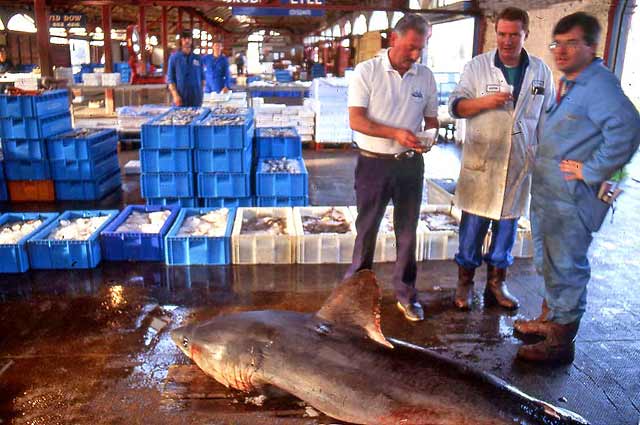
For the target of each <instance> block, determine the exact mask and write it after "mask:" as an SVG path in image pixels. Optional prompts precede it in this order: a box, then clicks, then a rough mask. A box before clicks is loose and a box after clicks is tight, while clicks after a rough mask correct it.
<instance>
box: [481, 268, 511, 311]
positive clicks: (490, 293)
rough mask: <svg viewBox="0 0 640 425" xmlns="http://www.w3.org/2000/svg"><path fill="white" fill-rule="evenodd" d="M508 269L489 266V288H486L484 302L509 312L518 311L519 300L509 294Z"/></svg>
mask: <svg viewBox="0 0 640 425" xmlns="http://www.w3.org/2000/svg"><path fill="white" fill-rule="evenodd" d="M506 277H507V269H499V268H497V267H495V266H492V265H489V264H487V286H486V287H485V288H484V302H485V304H487V305H492V304H498V305H499V306H501V307H504V308H506V309H509V310H516V309H517V308H518V306H519V304H518V299H517V298H516V297H514V296H513V295H511V294H510V293H509V290H508V289H507V284H506V283H504V281H505V279H506Z"/></svg>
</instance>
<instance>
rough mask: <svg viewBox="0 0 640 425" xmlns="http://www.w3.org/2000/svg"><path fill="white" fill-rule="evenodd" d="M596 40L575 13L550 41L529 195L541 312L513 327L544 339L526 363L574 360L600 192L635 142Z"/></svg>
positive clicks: (601, 213) (525, 354)
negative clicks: (551, 87) (554, 81)
mask: <svg viewBox="0 0 640 425" xmlns="http://www.w3.org/2000/svg"><path fill="white" fill-rule="evenodd" d="M599 38H600V25H599V24H598V21H597V20H596V18H594V17H593V16H591V15H588V14H586V13H583V12H578V13H574V14H572V15H568V16H565V17H564V18H562V19H561V20H560V21H559V22H558V23H557V24H556V26H555V28H554V30H553V42H552V43H551V44H550V46H549V47H550V49H551V51H552V52H553V56H554V59H555V62H556V65H557V67H558V69H559V70H560V71H561V72H562V73H563V74H564V76H563V77H562V79H561V81H560V85H559V87H558V95H557V97H556V102H555V104H554V105H553V106H552V107H551V108H550V110H549V111H548V112H547V115H546V119H545V123H544V127H543V131H542V137H541V140H540V145H539V146H538V150H537V153H536V162H535V168H534V172H533V185H532V193H531V195H532V199H531V221H532V230H533V239H534V247H535V265H536V269H537V270H538V272H540V273H541V274H542V275H543V277H544V283H545V296H544V302H543V306H542V314H541V315H540V317H538V318H537V319H534V320H518V321H516V323H515V324H514V328H515V330H516V331H518V332H520V333H523V334H535V335H539V336H543V337H544V338H545V339H544V341H542V342H539V343H537V344H531V345H524V346H522V347H520V349H519V350H518V357H519V358H520V359H523V360H526V361H534V362H552V363H570V362H572V361H573V358H574V352H575V345H574V339H575V336H576V334H577V332H578V326H579V324H580V319H581V318H582V315H583V314H584V312H585V309H586V304H587V283H588V282H589V279H590V276H591V275H590V273H591V269H590V267H589V260H588V258H587V252H588V250H589V245H590V244H591V241H592V233H593V232H597V231H598V230H599V229H600V226H601V225H602V223H603V221H604V219H605V216H606V215H607V211H608V210H609V207H610V203H609V202H607V201H608V199H607V197H606V196H604V197H603V196H602V194H601V193H600V192H601V191H600V190H599V189H600V187H601V184H602V183H603V182H605V181H606V180H607V179H609V178H611V176H612V175H613V174H614V173H615V172H616V171H617V170H619V169H620V168H621V167H623V166H624V165H625V164H626V163H627V162H629V160H630V159H631V157H632V155H633V154H634V153H635V152H636V150H637V149H638V145H640V116H639V115H638V111H637V110H636V109H635V107H634V106H633V104H632V103H631V102H630V101H629V99H628V98H627V97H626V96H625V95H624V93H623V91H622V88H621V87H620V82H619V81H618V79H617V78H616V76H615V75H614V74H613V73H611V72H610V71H609V70H608V69H607V68H605V66H604V65H603V63H602V60H601V59H599V58H596V56H595V53H596V51H597V43H598V40H599ZM603 199H604V200H603Z"/></svg>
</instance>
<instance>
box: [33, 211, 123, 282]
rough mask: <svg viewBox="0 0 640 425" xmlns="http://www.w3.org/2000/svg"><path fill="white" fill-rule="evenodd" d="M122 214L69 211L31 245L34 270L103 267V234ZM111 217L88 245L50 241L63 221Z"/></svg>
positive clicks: (42, 231)
mask: <svg viewBox="0 0 640 425" xmlns="http://www.w3.org/2000/svg"><path fill="white" fill-rule="evenodd" d="M118 212H119V211H118V210H94V211H66V212H64V213H62V215H60V216H58V217H57V218H55V219H54V220H53V221H52V222H51V223H50V224H49V225H47V226H44V227H43V228H42V229H41V230H40V231H38V232H37V233H36V234H35V235H34V236H33V237H32V238H31V239H29V240H28V241H27V250H28V252H29V262H30V263H31V268H33V269H92V268H94V267H96V266H97V265H98V264H100V261H101V260H102V250H101V247H100V232H101V231H102V229H104V228H105V227H107V226H108V225H109V223H110V222H111V220H113V219H114V218H115V217H116V215H118ZM105 215H106V216H108V217H109V218H108V219H107V220H106V221H105V222H104V223H102V225H101V226H100V227H98V228H97V229H96V231H95V232H94V233H93V234H92V235H91V236H90V237H89V239H87V240H86V241H71V240H65V241H56V240H50V239H47V238H48V237H49V235H50V234H51V232H52V231H54V230H55V229H56V228H57V227H58V224H59V222H60V220H73V219H76V218H89V217H99V216H105Z"/></svg>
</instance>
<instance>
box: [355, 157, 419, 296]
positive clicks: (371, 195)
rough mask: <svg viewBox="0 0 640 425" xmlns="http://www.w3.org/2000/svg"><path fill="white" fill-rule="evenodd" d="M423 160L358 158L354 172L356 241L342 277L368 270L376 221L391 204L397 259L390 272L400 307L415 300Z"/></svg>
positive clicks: (378, 220)
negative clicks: (356, 210) (356, 215)
mask: <svg viewBox="0 0 640 425" xmlns="http://www.w3.org/2000/svg"><path fill="white" fill-rule="evenodd" d="M423 176H424V160H423V159H422V155H415V156H414V157H413V158H407V159H401V160H397V159H381V158H370V157H364V156H362V155H360V156H359V157H358V163H357V165H356V172H355V190H356V203H357V207H358V218H357V219H356V230H357V232H358V234H357V236H356V242H355V246H354V249H353V258H352V260H351V261H352V262H351V266H350V267H349V269H348V270H347V274H346V276H345V277H349V276H351V275H353V274H354V273H356V272H357V271H359V270H363V269H371V268H372V266H373V256H374V254H375V249H376V239H377V236H378V228H379V227H380V221H382V217H383V216H384V212H385V209H386V207H387V204H388V203H389V201H390V200H391V201H393V205H394V207H395V208H394V214H393V227H394V229H395V235H396V252H397V260H396V263H395V266H394V271H393V286H394V288H395V292H396V298H397V299H398V301H400V302H401V303H403V304H407V303H409V302H415V301H416V289H415V284H416V274H417V266H416V228H417V226H418V219H419V217H420V203H421V202H422V184H423Z"/></svg>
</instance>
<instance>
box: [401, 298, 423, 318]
mask: <svg viewBox="0 0 640 425" xmlns="http://www.w3.org/2000/svg"><path fill="white" fill-rule="evenodd" d="M396 305H397V306H398V309H400V311H401V312H402V313H404V317H406V318H407V320H410V321H412V322H420V321H422V320H424V310H423V309H422V306H421V305H420V303H419V302H417V301H416V302H413V303H409V304H402V303H401V302H400V301H398V304H396Z"/></svg>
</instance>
